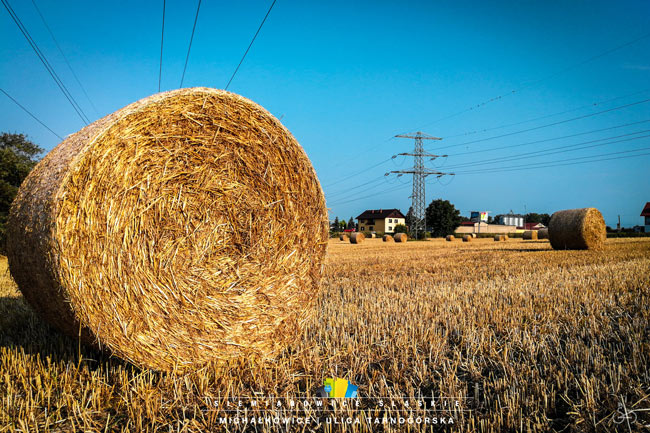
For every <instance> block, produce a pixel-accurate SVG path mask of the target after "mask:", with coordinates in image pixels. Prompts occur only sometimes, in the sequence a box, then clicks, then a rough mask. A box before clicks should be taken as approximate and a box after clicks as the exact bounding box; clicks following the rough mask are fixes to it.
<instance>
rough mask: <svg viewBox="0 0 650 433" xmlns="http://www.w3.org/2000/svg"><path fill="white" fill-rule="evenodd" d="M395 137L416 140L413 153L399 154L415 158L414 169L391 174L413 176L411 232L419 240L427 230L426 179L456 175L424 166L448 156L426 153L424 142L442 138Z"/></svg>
mask: <svg viewBox="0 0 650 433" xmlns="http://www.w3.org/2000/svg"><path fill="white" fill-rule="evenodd" d="M395 137H399V138H412V139H414V140H415V147H414V149H413V153H398V155H403V156H412V157H413V168H412V169H409V170H394V171H391V172H389V173H386V174H387V175H388V174H390V173H398V176H401V175H402V174H412V175H413V195H412V196H411V200H412V203H413V204H412V206H413V222H412V227H411V231H412V232H414V233H415V238H416V239H418V238H419V235H420V233H422V232H424V230H425V229H426V213H425V207H426V191H425V182H424V181H425V178H426V177H427V176H430V175H435V176H437V177H442V176H445V175H454V173H442V172H440V171H436V170H431V169H430V168H427V167H425V166H424V158H430V159H431V160H434V159H436V158H438V157H440V156H443V157H444V156H447V155H434V154H432V153H428V152H425V151H424V147H423V145H422V140H442V138H438V137H432V136H430V135H427V134H423V133H422V132H420V131H418V132H416V133H415V135H396V136H395Z"/></svg>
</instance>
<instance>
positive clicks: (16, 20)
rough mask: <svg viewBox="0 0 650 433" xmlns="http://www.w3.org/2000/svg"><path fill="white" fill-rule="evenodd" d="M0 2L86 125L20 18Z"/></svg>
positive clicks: (68, 93) (75, 104)
mask: <svg viewBox="0 0 650 433" xmlns="http://www.w3.org/2000/svg"><path fill="white" fill-rule="evenodd" d="M0 1H2V4H3V5H4V7H5V9H7V12H9V15H10V16H11V18H12V19H13V20H14V23H15V24H16V26H18V29H19V30H20V32H21V33H22V34H23V36H24V37H25V39H27V42H28V43H29V45H30V46H31V47H32V49H33V50H34V52H35V53H36V56H38V58H39V60H40V61H41V63H43V66H45V69H46V70H47V72H48V73H49V74H50V76H51V77H52V79H53V80H54V82H55V83H56V85H57V86H58V87H59V89H60V90H61V92H63V95H64V96H65V97H66V99H67V100H68V102H70V105H72V108H74V110H75V111H76V112H77V114H78V115H79V117H80V118H81V120H82V121H83V122H84V123H85V124H86V125H87V124H88V123H89V120H88V118H87V117H86V115H85V113H84V112H83V110H82V109H81V107H80V106H79V104H77V101H76V100H75V99H74V97H73V96H72V94H71V93H70V92H69V91H68V89H67V88H66V87H65V85H64V84H63V81H61V79H60V78H59V76H58V75H57V74H56V72H55V71H54V68H52V66H51V65H50V63H49V62H48V61H47V58H46V57H45V55H44V54H43V52H42V51H41V50H40V48H39V47H38V44H36V41H34V39H32V37H31V35H30V34H29V32H28V31H27V28H26V27H25V26H24V25H23V23H22V21H20V18H18V15H17V14H16V12H14V10H13V8H12V7H11V5H10V4H9V0H0Z"/></svg>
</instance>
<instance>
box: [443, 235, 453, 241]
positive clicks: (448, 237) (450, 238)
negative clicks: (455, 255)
mask: <svg viewBox="0 0 650 433" xmlns="http://www.w3.org/2000/svg"><path fill="white" fill-rule="evenodd" d="M445 239H446V240H447V242H451V241H453V240H454V239H456V237H455V236H454V235H447V237H445Z"/></svg>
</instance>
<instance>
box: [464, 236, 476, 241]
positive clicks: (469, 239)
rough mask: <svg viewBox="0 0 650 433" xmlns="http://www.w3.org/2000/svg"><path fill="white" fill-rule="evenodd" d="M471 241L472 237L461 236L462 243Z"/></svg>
mask: <svg viewBox="0 0 650 433" xmlns="http://www.w3.org/2000/svg"><path fill="white" fill-rule="evenodd" d="M472 239H474V238H473V237H472V235H465V236H463V242H470V241H471V240H472Z"/></svg>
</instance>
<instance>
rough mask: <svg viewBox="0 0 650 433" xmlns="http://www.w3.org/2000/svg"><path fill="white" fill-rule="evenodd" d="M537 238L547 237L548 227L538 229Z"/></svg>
mask: <svg viewBox="0 0 650 433" xmlns="http://www.w3.org/2000/svg"><path fill="white" fill-rule="evenodd" d="M537 238H538V239H548V229H539V230H537Z"/></svg>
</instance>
